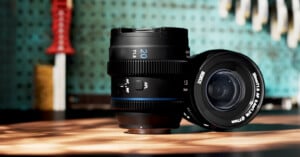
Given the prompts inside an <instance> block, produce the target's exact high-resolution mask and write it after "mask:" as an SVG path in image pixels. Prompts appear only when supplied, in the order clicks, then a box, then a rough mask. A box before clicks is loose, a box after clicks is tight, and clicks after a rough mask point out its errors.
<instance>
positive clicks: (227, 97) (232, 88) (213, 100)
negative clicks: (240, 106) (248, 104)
mask: <svg viewBox="0 0 300 157" xmlns="http://www.w3.org/2000/svg"><path fill="white" fill-rule="evenodd" d="M241 82H242V80H241V78H240V76H239V75H238V74H237V73H236V72H234V71H231V70H225V69H222V70H219V71H217V72H215V73H214V74H212V76H211V77H210V78H209V79H208V84H207V96H208V98H209V102H210V104H211V105H212V106H213V107H215V108H216V109H218V110H229V109H231V108H232V107H234V106H235V105H236V104H237V103H238V101H239V99H240V97H241V95H242V93H241V92H242V90H243V89H242V88H243V86H242V84H241Z"/></svg>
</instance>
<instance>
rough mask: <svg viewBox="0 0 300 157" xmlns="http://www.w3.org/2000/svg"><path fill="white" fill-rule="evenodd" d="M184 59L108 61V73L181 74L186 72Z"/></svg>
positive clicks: (135, 74) (134, 74)
mask: <svg viewBox="0 0 300 157" xmlns="http://www.w3.org/2000/svg"><path fill="white" fill-rule="evenodd" d="M186 65H187V61H184V60H142V59H135V60H121V61H110V62H108V73H109V74H110V75H111V76H113V75H126V76H128V75H129V76H137V75H170V74H171V75H172V74H175V75H181V74H184V69H185V68H184V67H185V66H186Z"/></svg>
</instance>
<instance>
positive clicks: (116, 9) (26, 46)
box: [0, 0, 300, 109]
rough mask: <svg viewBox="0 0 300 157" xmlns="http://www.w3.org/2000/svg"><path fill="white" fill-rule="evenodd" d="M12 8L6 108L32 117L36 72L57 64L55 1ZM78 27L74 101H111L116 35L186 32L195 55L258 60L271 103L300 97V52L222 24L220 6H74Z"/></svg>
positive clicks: (112, 0) (90, 1)
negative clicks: (96, 97) (224, 52)
mask: <svg viewBox="0 0 300 157" xmlns="http://www.w3.org/2000/svg"><path fill="white" fill-rule="evenodd" d="M13 2H15V3H13V4H15V8H13V9H14V10H13V12H15V16H16V31H15V32H16V36H15V51H14V52H13V60H12V63H13V64H12V65H11V66H10V67H9V68H11V69H12V71H13V73H12V74H13V75H12V76H13V77H12V78H14V79H12V83H11V86H12V88H11V93H10V94H9V95H13V96H11V98H10V100H11V101H10V103H6V104H0V108H24V109H27V108H31V107H32V102H33V98H32V95H33V86H34V85H33V69H34V66H35V65H36V64H38V63H39V64H51V63H53V56H48V55H45V53H44V52H45V49H46V48H47V47H48V46H49V45H50V43H51V40H52V36H51V29H50V27H51V16H50V1H48V0H26V1H24V0H15V1H13ZM72 20H73V21H72V30H71V31H72V33H71V39H72V44H73V46H74V48H75V49H76V53H75V55H73V56H70V57H68V69H67V70H68V72H67V77H68V80H67V81H68V82H67V90H68V93H69V94H109V93H110V81H109V80H110V78H109V76H108V75H107V74H106V62H107V60H108V48H109V40H110V30H111V28H114V27H137V28H144V27H161V26H175V27H185V28H188V29H189V44H190V48H191V52H192V54H196V53H200V52H203V51H205V50H208V49H217V48H225V49H230V50H234V51H239V52H242V53H244V54H246V55H248V56H249V57H251V58H252V59H253V60H255V62H256V63H257V64H258V65H259V67H260V68H261V69H262V72H263V74H264V77H265V80H266V94H267V96H268V97H290V96H294V95H296V93H297V91H298V88H299V87H297V86H296V84H297V81H298V80H299V67H300V65H299V64H300V59H299V58H300V57H299V56H300V54H299V53H300V47H299V46H298V48H297V49H289V48H287V45H286V43H285V40H283V39H282V40H281V41H279V42H274V41H272V40H271V37H270V35H269V33H268V32H267V31H262V32H259V33H254V32H253V31H252V30H251V24H247V25H246V26H244V27H239V26H238V25H236V24H235V21H234V16H232V15H231V16H230V17H229V18H227V19H221V18H220V16H219V15H218V1H217V0H206V1H205V0H203V1H199V0H160V1H158V0H74V10H73V19H72ZM297 57H298V58H297ZM296 67H298V71H297V68H296ZM0 90H1V91H0V92H1V93H3V92H5V91H3V90H2V89H0ZM7 95H8V94H7Z"/></svg>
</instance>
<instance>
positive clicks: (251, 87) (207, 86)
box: [184, 50, 264, 130]
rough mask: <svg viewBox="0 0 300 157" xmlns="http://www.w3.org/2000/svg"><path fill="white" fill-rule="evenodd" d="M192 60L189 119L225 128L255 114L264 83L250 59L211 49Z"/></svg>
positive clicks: (258, 107) (248, 118) (190, 67)
mask: <svg viewBox="0 0 300 157" xmlns="http://www.w3.org/2000/svg"><path fill="white" fill-rule="evenodd" d="M189 63H190V66H189V69H190V70H191V72H190V75H189V93H187V95H188V97H187V101H186V104H187V105H186V111H185V113H184V117H185V118H186V119H188V120H190V121H191V122H194V123H196V124H198V125H201V126H204V127H207V128H210V129H214V130H224V129H233V128H237V127H241V126H243V125H245V124H247V123H249V122H250V121H251V120H252V119H253V118H254V117H255V116H256V114H257V113H258V111H259V110H260V108H261V104H262V101H263V97H264V82H263V77H262V74H261V72H260V71H259V69H258V67H257V66H256V65H255V63H254V62H253V61H252V60H251V59H249V58H248V57H246V56H244V55H242V54H239V53H234V52H231V51H227V50H211V51H207V52H204V53H202V54H199V55H195V56H193V57H192V58H190V61H189Z"/></svg>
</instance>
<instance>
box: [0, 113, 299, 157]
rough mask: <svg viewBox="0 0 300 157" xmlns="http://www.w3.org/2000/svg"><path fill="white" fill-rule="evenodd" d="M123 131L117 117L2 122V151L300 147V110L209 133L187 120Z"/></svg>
mask: <svg viewBox="0 0 300 157" xmlns="http://www.w3.org/2000/svg"><path fill="white" fill-rule="evenodd" d="M124 132H125V130H124V129H121V128H118V126H117V124H116V121H115V119H114V118H82V119H75V120H74V119H73V120H59V121H54V120H52V121H37V122H22V123H16V124H5V125H4V124H2V125H0V154H1V155H68V154H119V155H120V154H121V155H122V154H203V153H204V154H205V153H222V152H223V153H226V152H256V151H264V150H276V149H281V148H289V147H293V148H299V149H300V114H292V115H285V114H279V115H272V114H267V115H259V116H258V117H256V118H255V119H254V120H253V121H252V123H251V124H249V125H247V126H245V127H242V128H240V129H237V130H233V131H231V132H214V131H207V130H205V129H203V128H201V127H198V126H195V125H192V124H190V123H188V122H187V121H185V120H183V121H182V125H181V127H180V128H179V129H175V130H173V131H172V133H171V134H165V135H135V134H126V133H124ZM297 153H299V151H298V152H297ZM298 155H299V154H298Z"/></svg>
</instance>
